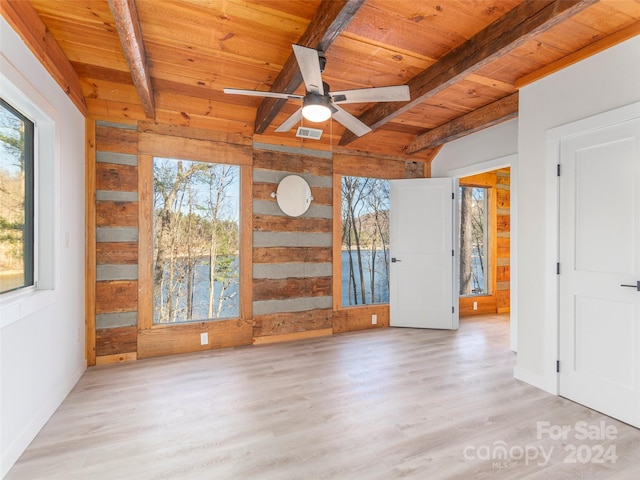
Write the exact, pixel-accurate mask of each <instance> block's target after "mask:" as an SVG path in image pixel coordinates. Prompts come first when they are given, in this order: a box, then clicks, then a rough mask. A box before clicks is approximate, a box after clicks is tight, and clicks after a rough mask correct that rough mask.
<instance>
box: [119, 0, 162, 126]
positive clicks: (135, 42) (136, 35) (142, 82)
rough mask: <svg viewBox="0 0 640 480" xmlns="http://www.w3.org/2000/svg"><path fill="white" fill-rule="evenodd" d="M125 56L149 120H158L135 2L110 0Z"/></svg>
mask: <svg viewBox="0 0 640 480" xmlns="http://www.w3.org/2000/svg"><path fill="white" fill-rule="evenodd" d="M109 8H110V9H111V13H112V14H113V19H114V20H115V25H116V29H117V30H118V36H119V37H120V43H121V44H122V50H123V51H124V56H125V58H126V59H127V63H128V64H129V70H131V78H132V79H133V83H134V85H135V86H136V90H137V91H138V96H139V97H140V102H141V103H142V108H143V110H144V113H145V115H146V116H147V118H150V119H154V120H155V118H156V106H155V100H154V94H153V87H152V86H151V69H150V68H149V63H148V61H147V54H146V52H145V49H144V41H143V39H142V30H141V29H140V19H139V18H138V10H137V9H136V4H135V0H109Z"/></svg>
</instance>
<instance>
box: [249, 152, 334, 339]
mask: <svg viewBox="0 0 640 480" xmlns="http://www.w3.org/2000/svg"><path fill="white" fill-rule="evenodd" d="M267 148H268V147H267ZM253 162H254V163H253V320H254V342H255V343H264V342H271V341H277V340H281V339H292V338H300V337H305V336H317V335H331V334H332V333H333V332H332V316H333V311H332V308H333V300H332V276H331V275H332V265H331V261H332V258H331V246H332V240H333V238H332V218H333V193H332V173H333V166H332V160H331V154H330V152H315V153H314V152H313V151H308V152H307V153H306V154H291V153H286V152H279V151H268V150H262V149H261V150H258V149H255V148H254V155H253ZM292 174H295V175H299V176H301V177H302V178H304V179H305V180H306V181H307V183H308V184H309V186H310V187H311V195H312V196H313V201H312V202H311V205H310V207H309V209H308V210H307V212H305V213H304V214H303V215H301V216H300V217H288V216H287V215H285V214H284V213H283V212H282V211H281V210H280V208H279V207H278V204H277V202H276V199H275V198H274V197H272V193H274V192H275V191H276V189H277V188H278V183H279V182H280V181H281V180H282V179H283V178H285V177H286V176H287V175H292Z"/></svg>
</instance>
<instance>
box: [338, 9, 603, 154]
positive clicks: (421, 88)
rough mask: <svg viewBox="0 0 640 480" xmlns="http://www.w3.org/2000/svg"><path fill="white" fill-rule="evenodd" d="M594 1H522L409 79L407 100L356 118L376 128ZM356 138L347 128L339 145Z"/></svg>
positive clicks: (386, 105)
mask: <svg viewBox="0 0 640 480" xmlns="http://www.w3.org/2000/svg"><path fill="white" fill-rule="evenodd" d="M596 1H597V0H554V1H551V0H545V1H542V0H529V1H525V2H523V3H521V4H520V5H518V6H517V7H515V8H514V9H512V10H510V11H509V12H507V13H506V14H505V15H503V16H502V17H500V18H499V19H498V20H496V21H495V22H493V23H492V24H491V25H489V26H488V27H487V28H485V29H484V30H481V31H480V32H478V33H477V34H476V35H474V36H473V37H471V38H470V39H469V40H467V41H466V42H464V43H462V44H461V45H460V46H458V47H457V48H455V49H454V50H452V51H451V52H449V53H448V54H446V55H445V56H444V57H442V58H441V59H440V60H439V61H438V62H436V63H435V64H433V65H431V66H430V67H429V68H427V69H426V70H423V71H422V72H421V73H419V74H418V75H417V76H415V77H414V78H413V79H411V80H410V81H409V90H410V92H411V100H410V101H408V102H394V103H391V102H385V103H379V104H377V105H376V106H374V107H371V108H370V109H368V110H367V111H365V112H364V113H363V114H362V115H360V117H359V119H360V120H361V121H362V122H364V123H366V124H367V125H369V126H370V127H371V129H373V130H375V129H376V128H378V127H380V126H382V125H384V124H385V123H387V122H389V121H391V120H393V119H394V118H396V117H397V116H399V115H401V114H402V113H404V112H406V111H407V110H409V109H411V108H413V107H415V106H416V105H418V104H420V103H422V102H424V101H425V100H426V99H428V98H429V97H432V96H433V95H435V94H437V93H438V92H441V91H442V90H444V89H446V88H448V87H450V86H451V85H453V84H454V83H455V82H457V81H459V80H461V79H462V78H464V77H466V76H468V75H470V74H471V73H473V72H475V71H476V70H478V69H480V68H482V67H483V66H485V65H487V64H488V63H489V62H491V61H493V60H495V59H496V58H498V57H500V56H503V55H505V54H507V53H508V52H510V51H512V50H514V49H516V48H518V47H519V46H521V45H523V44H524V43H526V42H528V41H529V40H531V39H533V38H534V37H536V36H537V35H540V34H541V33H543V32H545V31H547V30H549V29H550V28H552V27H554V26H556V25H558V24H559V23H561V22H562V21H564V20H567V19H568V18H570V17H572V16H574V15H575V14H577V13H578V12H580V11H582V10H584V9H585V8H587V7H588V6H590V5H592V4H594V3H596ZM357 138H358V137H357V136H356V135H354V134H353V133H352V132H350V131H349V130H347V131H345V133H344V134H343V136H342V138H341V139H340V145H343V146H344V145H348V144H349V143H351V142H352V141H354V140H356V139H357Z"/></svg>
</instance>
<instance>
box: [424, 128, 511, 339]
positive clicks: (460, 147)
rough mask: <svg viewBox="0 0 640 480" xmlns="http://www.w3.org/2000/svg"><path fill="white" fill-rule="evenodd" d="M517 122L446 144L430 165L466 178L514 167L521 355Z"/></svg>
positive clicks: (437, 173)
mask: <svg viewBox="0 0 640 480" xmlns="http://www.w3.org/2000/svg"><path fill="white" fill-rule="evenodd" d="M517 151H518V120H517V119H515V120H510V121H508V122H505V123H501V124H499V125H495V126H493V127H490V128H487V129H485V130H482V131H480V132H477V133H474V134H472V135H467V136H466V137H462V138H459V139H458V140H455V141H453V142H450V143H447V144H446V145H445V146H444V147H442V150H440V152H439V153H438V155H437V156H436V158H434V159H433V162H432V163H431V174H432V176H433V177H454V178H457V179H459V178H460V177H466V176H468V175H474V174H476V173H482V172H487V171H491V170H496V169H499V168H503V167H505V166H507V165H508V166H510V167H511V261H510V270H511V288H510V290H511V300H510V304H511V305H510V306H511V318H510V325H509V326H510V332H509V336H510V348H511V350H512V351H514V352H517V351H518V342H517V339H518V298H517V293H518V280H517V276H516V272H517V271H518V251H517V243H516V238H517V231H516V230H517V226H518V215H517V205H518V191H517V178H518V155H517Z"/></svg>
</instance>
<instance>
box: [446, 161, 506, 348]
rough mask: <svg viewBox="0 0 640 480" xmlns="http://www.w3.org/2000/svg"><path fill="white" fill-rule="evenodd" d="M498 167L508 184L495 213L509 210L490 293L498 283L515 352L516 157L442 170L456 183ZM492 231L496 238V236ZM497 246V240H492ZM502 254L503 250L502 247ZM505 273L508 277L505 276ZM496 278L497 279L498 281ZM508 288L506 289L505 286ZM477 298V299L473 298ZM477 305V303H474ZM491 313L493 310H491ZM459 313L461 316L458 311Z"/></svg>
mask: <svg viewBox="0 0 640 480" xmlns="http://www.w3.org/2000/svg"><path fill="white" fill-rule="evenodd" d="M502 169H507V171H508V172H509V175H508V183H505V185H504V187H505V189H506V190H508V193H509V199H508V203H502V207H500V210H498V208H497V206H498V203H496V215H497V213H498V211H500V212H503V213H504V212H505V211H506V210H507V209H508V211H509V214H508V233H507V232H506V231H505V232H504V233H503V234H502V240H500V243H499V244H500V245H502V248H503V249H504V248H505V244H506V245H508V249H507V250H508V260H506V259H503V260H500V261H497V260H496V262H495V263H494V265H497V266H499V267H503V268H502V271H501V273H500V274H498V272H496V273H495V274H494V278H495V279H496V287H495V288H494V290H493V291H494V292H496V291H498V286H500V288H501V290H503V292H502V293H501V294H500V295H501V301H500V306H501V307H500V308H501V309H502V310H501V312H503V313H506V312H509V337H510V349H511V351H513V352H517V351H518V308H517V298H518V282H517V268H518V266H517V259H518V255H517V239H516V235H517V230H518V229H517V220H518V218H517V211H518V208H517V202H518V195H517V183H518V182H517V179H518V156H517V155H516V154H513V155H507V156H505V157H499V158H495V159H492V160H487V161H484V162H479V163H475V164H471V165H467V166H465V167H461V168H456V169H453V170H449V171H447V172H446V176H448V177H453V178H454V179H457V180H458V182H459V183H461V179H463V178H465V177H472V176H476V175H481V174H485V173H487V172H497V171H500V170H502ZM504 220H506V219H504ZM497 238H498V237H497V234H496V239H497ZM495 243H496V245H498V243H497V242H495ZM498 251H500V250H499V249H498V250H497V251H496V259H497V258H498V257H497V255H498V253H497V252H498ZM503 253H504V250H503ZM507 275H508V276H507ZM506 278H508V281H507V280H506ZM498 279H500V281H498ZM507 287H508V288H507ZM473 301H474V300H471V305H470V306H471V311H473ZM476 301H477V300H476ZM478 308H480V304H479V305H478ZM497 309H498V303H497V302H496V310H495V312H497V311H498V310H497ZM495 312H494V313H495ZM461 315H463V314H462V313H461Z"/></svg>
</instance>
